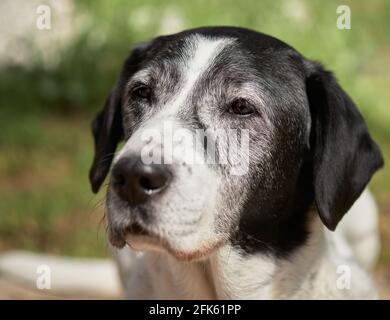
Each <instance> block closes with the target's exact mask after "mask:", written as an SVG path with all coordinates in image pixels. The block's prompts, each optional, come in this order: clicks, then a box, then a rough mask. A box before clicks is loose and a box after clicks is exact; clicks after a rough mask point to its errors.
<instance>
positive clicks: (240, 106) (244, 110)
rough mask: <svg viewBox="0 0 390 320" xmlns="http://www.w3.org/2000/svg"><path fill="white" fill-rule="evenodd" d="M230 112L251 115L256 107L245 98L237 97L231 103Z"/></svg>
mask: <svg viewBox="0 0 390 320" xmlns="http://www.w3.org/2000/svg"><path fill="white" fill-rule="evenodd" d="M229 113H233V114H236V115H239V116H249V115H251V114H252V113H254V108H253V106H252V105H251V104H250V103H249V102H248V101H246V100H245V99H236V100H234V101H233V102H232V103H231V104H230V106H229Z"/></svg>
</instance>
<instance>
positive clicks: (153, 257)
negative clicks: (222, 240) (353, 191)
mask: <svg viewBox="0 0 390 320" xmlns="http://www.w3.org/2000/svg"><path fill="white" fill-rule="evenodd" d="M370 201H372V199H371V196H370V195H369V193H368V191H365V192H364V193H363V195H362V196H361V198H360V199H359V200H358V201H357V203H356V205H355V206H354V208H353V209H351V211H350V212H349V213H347V216H348V215H349V218H350V219H351V220H350V221H352V220H354V219H356V217H357V216H359V218H360V219H362V220H363V221H362V223H361V224H360V226H364V225H366V226H368V228H367V230H365V229H364V228H357V229H356V230H355V232H356V233H355V235H356V236H358V234H357V233H358V231H359V229H360V232H363V236H364V237H367V236H368V237H374V238H375V237H376V235H377V229H376V228H377V226H374V223H373V221H375V219H376V218H373V216H374V217H376V216H377V212H376V210H375V207H374V206H372V205H370ZM364 222H366V223H364ZM343 223H346V222H343ZM349 228H351V229H353V228H352V226H349ZM342 230H344V227H343V228H342V229H341V230H340V231H338V232H336V233H330V232H328V231H326V230H325V229H324V228H323V226H322V224H321V222H320V220H319V218H318V217H316V218H315V219H314V221H313V224H312V230H311V231H312V233H311V237H310V239H309V241H308V243H307V244H306V245H304V246H302V247H301V248H300V249H298V250H297V251H296V252H295V253H294V254H293V255H292V256H291V257H290V258H289V259H276V258H272V257H270V256H268V255H267V256H266V255H262V254H254V255H252V256H243V255H242V254H241V253H240V252H239V251H237V250H236V249H234V248H233V247H230V246H228V245H225V246H223V247H222V248H219V249H218V250H216V251H215V252H214V253H213V254H211V255H210V256H209V257H208V258H207V259H205V260H202V261H195V262H179V261H176V260H175V259H174V258H172V257H170V256H169V255H166V254H160V253H155V252H146V253H144V254H143V255H142V257H139V258H138V259H139V260H138V267H136V268H135V269H134V270H133V276H132V277H131V278H130V279H128V281H127V282H126V283H125V285H126V288H127V297H128V298H131V299H145V298H149V299H195V298H196V299H351V298H356V299H358V298H360V299H372V298H377V294H376V291H375V289H374V286H373V284H372V282H371V279H370V278H369V276H368V274H367V273H366V272H365V270H364V268H363V267H362V266H361V264H359V261H358V259H356V257H355V256H354V255H350V256H346V255H345V251H344V250H345V249H341V248H339V247H337V246H336V247H335V246H334V242H335V241H337V240H335V238H337V237H338V236H339V233H341V232H342ZM369 234H370V235H369ZM345 245H347V246H349V250H350V252H353V248H352V247H350V244H349V243H348V242H346V243H345ZM123 250H125V251H126V250H127V251H128V253H130V251H129V250H130V249H129V248H125V249H123ZM372 258H373V260H374V257H372ZM372 263H373V261H371V262H370V264H372ZM340 265H345V266H348V267H349V268H350V270H351V287H350V288H349V289H348V288H338V286H337V282H338V279H339V277H340V274H339V273H338V267H339V266H340Z"/></svg>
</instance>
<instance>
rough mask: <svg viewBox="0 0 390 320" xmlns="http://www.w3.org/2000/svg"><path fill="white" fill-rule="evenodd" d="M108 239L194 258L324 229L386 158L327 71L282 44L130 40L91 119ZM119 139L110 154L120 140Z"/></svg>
mask: <svg viewBox="0 0 390 320" xmlns="http://www.w3.org/2000/svg"><path fill="white" fill-rule="evenodd" d="M93 134H94V138H95V158H94V163H93V165H92V168H91V172H90V179H91V183H92V189H93V191H94V192H97V191H98V190H99V188H100V186H101V184H102V182H103V180H104V179H105V177H106V175H107V173H108V172H109V169H110V166H111V163H112V162H113V169H112V173H111V177H110V183H109V186H108V191H107V218H108V233H109V239H110V241H111V243H112V244H114V245H116V246H119V247H122V246H124V245H125V243H126V242H127V243H128V244H129V245H130V246H132V247H134V248H136V249H137V248H138V249H148V248H151V249H157V250H165V251H168V252H170V253H171V254H172V255H173V256H175V257H176V258H178V259H196V258H201V257H204V256H206V255H207V254H208V253H209V252H211V251H212V250H213V249H215V248H217V247H218V246H220V245H221V244H223V243H226V242H227V241H230V242H231V243H233V244H235V245H240V246H241V247H242V248H244V249H247V250H253V249H264V250H266V249H270V250H273V251H276V252H282V253H283V252H288V251H289V250H291V249H292V248H293V247H294V246H296V245H297V244H300V243H302V242H303V241H304V240H305V237H306V234H307V222H308V220H309V219H310V216H309V214H308V212H310V210H309V209H310V208H311V207H312V206H313V207H314V206H315V208H316V209H317V211H318V214H319V216H320V218H321V220H322V221H323V223H324V224H325V225H326V226H327V227H328V228H329V229H331V230H334V229H335V228H336V226H337V224H338V222H339V221H340V219H341V218H342V217H343V215H344V214H345V213H346V211H348V209H349V208H350V207H351V205H352V204H353V203H354V201H355V200H356V199H357V198H358V197H359V195H360V194H361V192H362V191H363V189H364V188H365V187H366V185H367V183H368V182H369V180H370V178H371V176H372V175H373V173H374V172H375V171H376V170H377V169H378V168H380V167H381V166H382V164H383V160H382V156H381V154H380V151H379V149H378V147H377V145H376V144H375V143H374V142H373V140H372V139H371V137H370V135H369V133H368V131H367V127H366V125H365V123H364V120H363V119H362V116H361V115H360V113H359V111H358V110H357V108H356V106H355V105H354V103H353V102H352V101H351V99H350V98H349V96H348V95H347V94H346V93H345V92H344V91H343V89H342V88H341V87H340V86H339V85H338V83H337V82H336V80H335V78H334V77H333V75H332V74H331V73H330V72H328V71H326V70H324V69H323V67H322V66H321V65H320V64H318V63H315V62H312V61H309V60H307V59H305V58H304V57H302V56H301V55H300V54H299V53H298V52H297V51H295V50H294V49H293V48H291V47H289V46H288V45H286V44H285V43H283V42H281V41H279V40H277V39H275V38H272V37H270V36H266V35H263V34H260V33H257V32H253V31H250V30H246V29H240V28H226V27H218V28H202V29H195V30H189V31H185V32H182V33H179V34H175V35H171V36H164V37H159V38H156V39H154V40H152V41H151V42H149V43H147V44H144V45H141V46H139V47H137V48H135V49H134V50H133V51H132V53H131V55H130V56H129V57H128V58H127V60H126V61H125V63H124V65H123V69H122V72H121V74H120V77H119V80H118V82H117V84H116V86H115V87H114V89H113V90H112V91H111V94H110V95H109V97H108V98H107V101H106V104H105V106H104V109H103V111H101V112H100V113H99V114H98V115H97V117H96V118H95V120H94V122H93ZM122 140H124V142H125V144H124V146H123V147H122V148H121V150H120V151H119V152H117V153H115V151H116V148H117V145H118V143H119V142H121V141H122Z"/></svg>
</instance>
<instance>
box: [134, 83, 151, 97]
mask: <svg viewBox="0 0 390 320" xmlns="http://www.w3.org/2000/svg"><path fill="white" fill-rule="evenodd" d="M151 94H152V91H151V90H150V88H149V87H148V86H145V85H141V86H138V87H136V88H135V89H134V90H133V95H135V96H136V97H137V98H140V99H145V100H146V99H150V96H151Z"/></svg>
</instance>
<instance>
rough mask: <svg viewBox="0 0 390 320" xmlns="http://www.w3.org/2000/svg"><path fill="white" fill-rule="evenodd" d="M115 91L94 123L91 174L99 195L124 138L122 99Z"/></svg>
mask: <svg viewBox="0 0 390 320" xmlns="http://www.w3.org/2000/svg"><path fill="white" fill-rule="evenodd" d="M116 91H117V89H114V90H113V91H112V92H111V94H110V95H109V96H108V97H107V99H106V102H105V104H104V108H103V110H102V111H100V112H99V113H98V114H97V115H96V117H95V119H94V120H93V121H92V134H93V138H94V142H95V156H94V159H93V164H92V167H91V170H90V172H89V180H90V182H91V186H92V191H93V192H94V193H97V192H98V191H99V189H100V186H101V185H102V183H103V181H104V179H105V177H106V175H107V173H108V171H109V169H110V165H111V161H112V159H113V157H114V152H115V150H116V147H117V145H118V143H119V142H120V140H122V137H123V128H122V116H121V98H120V96H118V93H117V92H116Z"/></svg>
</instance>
